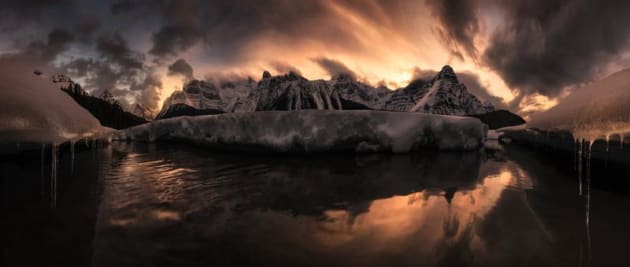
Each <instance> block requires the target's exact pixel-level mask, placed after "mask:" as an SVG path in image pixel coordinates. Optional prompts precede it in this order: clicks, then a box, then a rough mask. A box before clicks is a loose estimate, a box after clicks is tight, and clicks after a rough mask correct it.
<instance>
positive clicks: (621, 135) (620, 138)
mask: <svg viewBox="0 0 630 267" xmlns="http://www.w3.org/2000/svg"><path fill="white" fill-rule="evenodd" d="M619 140H620V141H619V145H620V146H621V149H623V134H620V135H619Z"/></svg>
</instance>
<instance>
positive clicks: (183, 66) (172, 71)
mask: <svg viewBox="0 0 630 267" xmlns="http://www.w3.org/2000/svg"><path fill="white" fill-rule="evenodd" d="M168 75H171V76H174V75H182V76H184V77H185V78H186V79H187V80H192V79H193V68H192V66H190V64H188V62H186V60H184V59H181V58H180V59H178V60H176V61H175V62H173V64H171V65H169V66H168Z"/></svg>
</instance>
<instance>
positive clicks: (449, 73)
mask: <svg viewBox="0 0 630 267" xmlns="http://www.w3.org/2000/svg"><path fill="white" fill-rule="evenodd" d="M435 78H436V80H441V79H447V80H452V81H454V82H455V83H459V80H458V79H457V75H455V71H453V68H451V66H449V65H444V67H442V70H440V72H438V74H437V76H436V77H435Z"/></svg>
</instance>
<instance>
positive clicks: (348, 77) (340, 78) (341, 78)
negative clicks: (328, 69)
mask: <svg viewBox="0 0 630 267" xmlns="http://www.w3.org/2000/svg"><path fill="white" fill-rule="evenodd" d="M332 80H334V81H337V82H349V81H353V80H354V77H353V76H352V74H350V73H343V72H342V73H337V74H335V76H333V77H332Z"/></svg>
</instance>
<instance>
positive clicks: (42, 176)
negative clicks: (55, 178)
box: [40, 144, 46, 180]
mask: <svg viewBox="0 0 630 267" xmlns="http://www.w3.org/2000/svg"><path fill="white" fill-rule="evenodd" d="M44 152H46V144H42V155H41V159H42V162H41V163H42V164H41V165H42V166H41V173H40V178H41V179H42V180H43V179H44V160H45V158H46V155H44Z"/></svg>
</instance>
